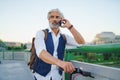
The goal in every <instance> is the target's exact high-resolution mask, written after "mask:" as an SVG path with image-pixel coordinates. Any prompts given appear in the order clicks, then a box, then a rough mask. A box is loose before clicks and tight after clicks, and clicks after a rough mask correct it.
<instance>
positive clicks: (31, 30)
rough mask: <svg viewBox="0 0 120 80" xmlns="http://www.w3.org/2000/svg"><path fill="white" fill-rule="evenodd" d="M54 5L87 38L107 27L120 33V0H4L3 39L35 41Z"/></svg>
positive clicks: (0, 1) (0, 11)
mask: <svg viewBox="0 0 120 80" xmlns="http://www.w3.org/2000/svg"><path fill="white" fill-rule="evenodd" d="M54 8H58V9H60V11H61V12H62V13H63V14H64V16H65V18H66V19H68V20H69V21H70V22H71V23H72V24H73V25H74V27H75V28H76V29H78V30H79V32H80V33H81V34H82V36H83V37H84V39H85V41H86V42H90V41H92V40H93V39H94V37H95V35H96V34H97V33H101V32H103V31H112V32H114V33H115V34H116V35H120V0H0V39H2V40H3V41H16V42H31V40H32V37H33V36H35V35H36V32H37V31H38V30H40V29H44V28H47V27H48V20H47V13H48V11H49V10H51V9H54ZM62 31H63V33H66V34H70V32H69V31H68V30H67V29H62Z"/></svg>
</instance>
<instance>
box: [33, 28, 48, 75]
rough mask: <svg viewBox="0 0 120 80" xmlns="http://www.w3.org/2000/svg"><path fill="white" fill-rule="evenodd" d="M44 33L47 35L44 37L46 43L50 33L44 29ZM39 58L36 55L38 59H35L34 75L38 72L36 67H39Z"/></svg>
mask: <svg viewBox="0 0 120 80" xmlns="http://www.w3.org/2000/svg"><path fill="white" fill-rule="evenodd" d="M42 31H43V32H44V34H45V37H44V41H46V39H47V36H48V31H47V29H43V30H42ZM38 59H39V58H38V57H37V55H36V57H35V59H34V60H35V64H34V68H33V73H35V72H36V67H37V65H38Z"/></svg>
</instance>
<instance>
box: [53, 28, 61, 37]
mask: <svg viewBox="0 0 120 80" xmlns="http://www.w3.org/2000/svg"><path fill="white" fill-rule="evenodd" d="M51 30H52V31H53V32H54V34H55V35H56V36H57V34H58V33H59V28H51Z"/></svg>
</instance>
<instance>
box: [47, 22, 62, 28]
mask: <svg viewBox="0 0 120 80" xmlns="http://www.w3.org/2000/svg"><path fill="white" fill-rule="evenodd" d="M49 26H50V27H51V28H59V27H60V25H59V24H51V23H49Z"/></svg>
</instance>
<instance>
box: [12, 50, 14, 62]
mask: <svg viewBox="0 0 120 80" xmlns="http://www.w3.org/2000/svg"><path fill="white" fill-rule="evenodd" d="M12 60H14V50H12Z"/></svg>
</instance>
